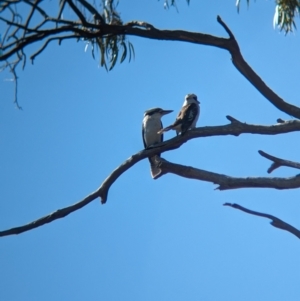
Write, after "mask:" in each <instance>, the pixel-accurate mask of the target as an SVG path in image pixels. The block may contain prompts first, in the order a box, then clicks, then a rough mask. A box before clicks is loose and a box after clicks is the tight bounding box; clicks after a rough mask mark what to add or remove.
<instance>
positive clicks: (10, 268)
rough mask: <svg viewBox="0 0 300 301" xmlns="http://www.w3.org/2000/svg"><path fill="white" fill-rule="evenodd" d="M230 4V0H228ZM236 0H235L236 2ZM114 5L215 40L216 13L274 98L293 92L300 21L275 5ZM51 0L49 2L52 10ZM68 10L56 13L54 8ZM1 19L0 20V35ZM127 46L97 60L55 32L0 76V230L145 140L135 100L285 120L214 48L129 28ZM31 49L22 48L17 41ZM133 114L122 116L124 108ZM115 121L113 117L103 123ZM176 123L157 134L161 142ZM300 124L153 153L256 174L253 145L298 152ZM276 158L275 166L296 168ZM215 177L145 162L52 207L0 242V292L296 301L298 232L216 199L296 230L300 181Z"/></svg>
mask: <svg viewBox="0 0 300 301" xmlns="http://www.w3.org/2000/svg"><path fill="white" fill-rule="evenodd" d="M225 2H226V3H225ZM244 2H246V1H244ZM244 2H242V7H241V12H240V14H237V12H236V7H235V5H234V1H221V0H218V1H214V2H213V4H211V3H210V1H193V0H192V1H191V4H190V6H187V5H186V3H185V1H183V0H181V1H178V8H179V13H177V12H176V10H175V9H171V10H169V11H166V10H164V9H163V2H162V1H154V0H152V1H145V0H143V1H133V0H130V1H120V5H119V11H121V16H122V19H123V20H124V21H125V22H127V21H130V20H143V21H147V22H149V23H151V24H153V25H154V26H156V27H158V28H161V29H184V30H190V31H195V32H202V33H208V34H212V35H217V36H223V37H227V35H226V33H225V32H224V30H223V28H222V27H221V26H220V25H219V24H218V23H217V21H216V16H217V15H218V14H219V15H220V16H221V17H222V18H223V20H224V21H225V22H226V23H227V24H228V26H229V27H230V28H231V30H232V31H233V33H234V34H235V36H236V39H237V40H238V42H239V44H240V47H241V51H242V53H243V55H244V58H245V59H246V60H247V62H248V63H249V64H250V65H251V66H252V67H253V68H254V70H255V71H256V72H257V73H258V74H259V75H260V76H261V77H262V78H263V80H264V81H265V82H266V83H267V84H268V85H269V86H270V87H271V88H273V89H274V90H275V91H276V92H277V93H278V94H279V95H280V96H281V97H283V98H284V99H285V100H286V101H288V102H290V103H293V104H295V105H298V106H300V100H299V98H298V92H297V91H298V84H299V83H298V79H299V76H298V72H299V67H300V63H299V60H298V56H299V47H300V40H299V32H295V33H294V34H290V35H288V36H285V35H284V34H283V33H280V32H279V31H278V30H274V29H273V26H272V22H273V13H274V3H273V1H256V2H251V3H250V8H249V9H247V8H246V3H244ZM56 5H57V4H56V1H52V2H48V3H46V6H49V7H50V6H52V7H53V8H52V9H53V11H55V7H56ZM66 18H67V16H66ZM1 31H2V32H3V28H0V32H1ZM129 40H130V41H131V42H132V43H133V45H134V47H135V53H136V57H135V60H134V61H133V62H131V63H128V62H127V61H125V62H124V63H123V64H121V65H119V64H118V65H116V67H115V69H114V70H113V71H112V72H109V73H107V72H106V71H105V69H103V68H99V62H98V61H97V60H93V59H92V56H91V53H90V49H88V51H87V52H84V48H85V44H84V43H83V42H79V43H76V42H71V41H66V42H63V44H62V45H61V46H58V45H57V44H55V43H53V44H51V45H50V46H49V47H48V48H47V50H46V51H45V52H44V53H43V54H41V55H40V56H38V57H37V58H36V60H35V64H34V65H33V66H32V65H30V64H28V65H27V66H26V69H25V71H21V70H18V74H19V78H20V79H19V95H18V97H19V103H20V105H21V106H22V107H23V111H20V110H17V109H16V108H15V106H14V105H13V103H12V102H13V97H14V94H13V83H12V82H11V81H9V79H11V74H9V73H8V72H7V73H5V72H4V73H0V92H1V102H0V147H1V156H0V183H1V189H0V229H1V230H4V229H7V228H11V227H14V226H19V225H22V224H25V223H27V222H30V221H32V220H35V219H37V218H39V217H41V216H44V215H46V214H48V213H50V212H53V211H55V210H56V209H59V208H63V207H65V206H68V205H70V204H73V203H75V202H77V201H79V200H80V199H82V198H83V197H85V196H86V195H88V194H89V193H91V192H92V191H94V190H96V189H97V188H98V187H99V185H100V184H101V182H102V181H103V180H104V179H105V178H106V177H107V176H108V175H109V174H110V173H111V171H112V170H113V169H115V168H116V167H117V166H118V165H120V164H121V163H122V162H123V161H124V160H126V159H127V158H128V157H129V156H130V155H132V154H134V153H136V152H138V151H140V150H141V149H142V148H143V143H142V139H141V121H142V118H143V112H144V111H145V110H146V109H149V108H152V107H157V106H160V107H162V108H164V109H173V110H174V111H175V112H174V113H173V114H170V115H167V116H165V117H164V120H163V122H164V124H165V125H167V124H169V123H170V122H172V121H173V120H174V118H175V116H176V114H177V111H178V110H179V108H180V106H181V105H182V102H183V99H184V96H185V95H186V94H187V93H195V94H197V95H198V98H199V100H200V101H201V116H200V119H199V121H198V126H208V125H223V124H226V123H227V122H228V121H227V119H226V118H225V116H226V115H231V116H233V117H235V118H237V119H239V120H240V121H242V122H247V123H251V124H264V125H268V124H275V123H276V119H277V118H282V119H290V116H287V115H286V114H284V113H282V112H280V111H278V110H277V109H276V108H275V107H273V106H272V105H271V104H270V103H269V102H268V101H267V100H265V99H264V98H263V97H262V96H261V95H260V94H259V93H258V92H257V91H256V90H255V88H254V87H252V86H251V84H250V83H249V82H247V81H246V79H245V78H243V77H242V76H241V74H240V73H239V72H238V71H237V70H236V69H235V68H234V66H233V65H232V63H231V60H230V55H229V53H227V52H226V51H223V50H220V49H215V48H212V47H206V46H199V45H192V44H187V43H179V42H166V41H154V40H147V39H142V38H137V37H129ZM36 49H37V45H35V46H32V47H28V49H27V53H28V54H29V53H30V51H34V50H36ZM128 116H130V117H128ZM112 120H113V121H115V120H117V122H112ZM173 136H174V133H173V132H168V133H167V134H166V135H165V138H166V139H169V138H171V137H173ZM297 139H298V133H293V134H287V135H284V136H279V135H278V136H273V137H271V136H258V135H242V136H240V137H213V138H202V139H197V140H193V141H189V143H186V144H184V145H183V146H182V147H181V148H180V149H177V150H174V151H172V152H167V153H164V155H163V157H165V158H166V159H168V160H170V161H172V162H175V163H180V164H184V165H192V166H195V167H198V168H201V169H205V170H209V171H213V172H219V173H224V174H228V175H231V176H267V172H266V170H267V168H268V167H269V165H270V162H269V161H267V160H266V159H264V158H262V157H261V156H259V154H258V153H257V151H258V150H259V149H261V150H264V151H266V152H268V153H271V154H273V155H275V156H278V157H282V158H286V159H290V160H294V161H299V152H298V147H299V142H297V141H298V140H297ZM296 173H297V171H295V170H291V169H288V168H281V169H279V170H276V171H275V172H274V174H273V176H282V177H286V176H293V175H295V174H296ZM214 189H215V186H214V185H212V184H211V183H205V182H200V181H195V180H187V179H184V178H180V177H176V176H174V175H166V176H164V177H162V178H160V179H159V180H157V181H153V180H152V179H151V177H150V171H149V164H148V161H147V160H143V161H141V162H139V163H138V164H136V165H135V166H133V167H132V168H131V169H130V170H128V171H127V172H126V173H125V174H123V175H122V176H121V177H120V178H119V179H118V180H117V181H116V182H115V184H114V185H113V186H112V187H111V189H110V191H109V196H108V201H107V204H105V205H101V204H100V200H96V201H94V202H93V203H91V204H89V205H88V206H86V207H84V208H83V209H81V210H79V211H77V212H75V213H73V214H71V215H69V216H67V217H66V218H64V219H61V220H58V221H55V222H53V223H51V224H48V225H45V226H43V227H40V228H37V229H35V230H33V231H29V232H26V233H23V234H21V235H18V236H9V237H4V238H1V239H0V271H1V273H0V299H1V300H5V301H11V300H12V301H21V300H22V301H23V300H31V301H34V300H41V299H42V300H45V301H47V300H73V301H76V300H106V301H111V300H176V301H177V300H208V301H209V300H244V301H248V300H249V301H250V300H272V301H276V300H289V301H294V300H299V298H300V290H299V281H298V279H299V276H300V269H299V265H300V259H299V249H300V245H299V241H298V240H297V238H296V237H294V236H293V235H292V234H290V233H287V232H285V231H280V230H277V229H275V228H273V227H272V226H270V225H269V224H268V220H265V219H261V218H258V217H254V216H250V215H246V214H244V213H242V212H240V211H237V210H234V209H231V208H228V207H224V206H222V205H223V203H225V202H231V203H239V204H240V205H242V206H245V207H248V208H250V209H253V210H257V211H261V212H266V213H270V214H273V215H275V216H277V217H279V218H282V219H283V220H285V221H287V222H289V223H291V224H292V225H294V226H295V227H300V222H299V212H300V204H299V191H297V190H290V191H275V190H271V189H264V190H263V189H260V190H259V189H243V190H233V191H224V192H220V191H217V190H214Z"/></svg>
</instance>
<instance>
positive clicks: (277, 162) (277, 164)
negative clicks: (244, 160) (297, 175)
mask: <svg viewBox="0 0 300 301" xmlns="http://www.w3.org/2000/svg"><path fill="white" fill-rule="evenodd" d="M258 152H259V154H260V155H261V156H263V157H265V158H267V159H269V160H271V161H273V163H272V164H271V166H270V167H269V169H268V173H271V172H272V171H273V170H275V169H276V168H279V167H281V166H287V167H292V168H296V169H300V163H297V162H293V161H289V160H285V159H280V158H277V157H274V156H271V155H269V154H267V153H265V152H263V151H262V150H259V151H258Z"/></svg>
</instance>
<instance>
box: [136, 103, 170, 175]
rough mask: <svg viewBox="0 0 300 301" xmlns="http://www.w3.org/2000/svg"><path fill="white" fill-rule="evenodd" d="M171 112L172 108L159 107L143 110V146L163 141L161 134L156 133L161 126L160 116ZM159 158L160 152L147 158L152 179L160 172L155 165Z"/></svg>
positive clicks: (146, 146)
mask: <svg viewBox="0 0 300 301" xmlns="http://www.w3.org/2000/svg"><path fill="white" fill-rule="evenodd" d="M171 112H173V110H163V109H161V108H153V109H149V110H147V111H145V113H144V119H143V126H142V130H143V132H142V135H143V142H144V146H145V148H148V147H150V146H152V145H154V144H157V143H161V142H163V140H164V136H163V134H161V133H160V134H159V133H158V132H159V131H160V130H161V129H162V128H163V125H162V121H161V118H162V116H164V115H166V114H169V113H171ZM159 158H160V154H157V155H155V156H153V157H151V158H149V161H150V167H151V176H152V178H153V179H155V178H156V177H157V176H158V175H159V174H160V173H161V170H160V168H158V167H157V161H158V160H159Z"/></svg>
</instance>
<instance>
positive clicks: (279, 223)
mask: <svg viewBox="0 0 300 301" xmlns="http://www.w3.org/2000/svg"><path fill="white" fill-rule="evenodd" d="M224 206H229V207H232V208H235V209H238V210H241V211H243V212H246V213H249V214H252V215H256V216H261V217H265V218H268V219H270V220H272V221H271V222H270V224H271V225H272V226H274V227H275V228H278V229H281V230H285V231H288V232H290V233H292V234H294V235H295V236H297V237H298V238H300V231H299V230H298V229H296V228H295V227H293V226H291V225H290V224H288V223H286V222H284V221H283V220H281V219H279V218H277V217H276V216H274V215H271V214H266V213H261V212H257V211H253V210H250V209H247V208H245V207H242V206H240V205H238V204H231V203H225V204H224Z"/></svg>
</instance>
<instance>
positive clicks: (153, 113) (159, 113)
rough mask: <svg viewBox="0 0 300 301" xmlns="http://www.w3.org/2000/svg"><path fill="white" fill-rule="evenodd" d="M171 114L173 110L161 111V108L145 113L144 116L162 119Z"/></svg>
mask: <svg viewBox="0 0 300 301" xmlns="http://www.w3.org/2000/svg"><path fill="white" fill-rule="evenodd" d="M171 112H173V110H163V109H161V108H153V109H149V110H147V111H145V113H144V117H145V116H153V117H162V116H164V115H167V114H169V113H171Z"/></svg>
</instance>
